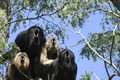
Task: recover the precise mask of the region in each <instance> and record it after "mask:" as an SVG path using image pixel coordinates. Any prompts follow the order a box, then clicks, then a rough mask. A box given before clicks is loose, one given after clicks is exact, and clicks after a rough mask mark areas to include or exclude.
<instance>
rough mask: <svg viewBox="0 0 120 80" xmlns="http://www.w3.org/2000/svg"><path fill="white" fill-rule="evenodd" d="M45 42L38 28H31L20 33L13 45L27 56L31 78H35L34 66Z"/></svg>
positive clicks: (38, 59) (41, 31)
mask: <svg viewBox="0 0 120 80" xmlns="http://www.w3.org/2000/svg"><path fill="white" fill-rule="evenodd" d="M45 42H46V38H45V36H44V33H43V30H42V29H41V28H40V27H39V26H32V27H30V28H29V29H28V30H25V31H22V32H21V33H19V34H18V36H17V37H16V39H15V43H16V44H17V46H18V47H19V48H20V51H21V52H26V53H27V54H28V57H29V59H30V68H29V72H30V74H31V76H32V78H36V77H35V70H36V68H35V70H34V65H35V64H37V62H40V54H41V51H42V46H44V45H45Z"/></svg>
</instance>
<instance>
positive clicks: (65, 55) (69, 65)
mask: <svg viewBox="0 0 120 80" xmlns="http://www.w3.org/2000/svg"><path fill="white" fill-rule="evenodd" d="M76 74H77V65H76V63H75V57H74V54H73V52H72V51H70V50H69V49H63V50H62V51H61V52H60V54H59V57H58V58H57V59H56V60H55V61H54V62H53V63H52V65H51V69H50V74H49V76H50V80H76Z"/></svg>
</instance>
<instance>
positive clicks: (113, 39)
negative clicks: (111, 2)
mask: <svg viewBox="0 0 120 80" xmlns="http://www.w3.org/2000/svg"><path fill="white" fill-rule="evenodd" d="M117 26H118V25H116V26H115V28H114V30H113V37H112V44H111V49H110V63H112V52H113V46H114V42H115V31H116V29H117Z"/></svg>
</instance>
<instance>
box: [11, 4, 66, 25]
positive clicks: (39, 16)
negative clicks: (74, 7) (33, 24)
mask: <svg viewBox="0 0 120 80" xmlns="http://www.w3.org/2000/svg"><path fill="white" fill-rule="evenodd" d="M66 4H67V2H66V3H65V4H64V5H63V6H62V7H61V8H60V9H58V10H56V11H55V12H53V13H49V14H48V13H47V14H41V15H38V16H36V17H31V18H28V17H27V18H24V19H19V20H15V21H11V22H9V24H12V23H14V22H21V21H23V20H34V19H38V18H41V17H43V16H51V15H54V14H56V13H58V12H59V11H61V10H62V9H63V8H64V7H65V5H66Z"/></svg>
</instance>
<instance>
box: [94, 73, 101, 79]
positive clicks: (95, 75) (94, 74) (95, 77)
mask: <svg viewBox="0 0 120 80" xmlns="http://www.w3.org/2000/svg"><path fill="white" fill-rule="evenodd" d="M92 74H93V75H94V76H95V78H96V79H97V80H100V79H99V78H98V76H97V75H96V74H95V73H94V72H92Z"/></svg>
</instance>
